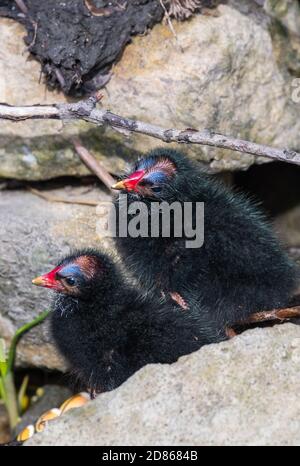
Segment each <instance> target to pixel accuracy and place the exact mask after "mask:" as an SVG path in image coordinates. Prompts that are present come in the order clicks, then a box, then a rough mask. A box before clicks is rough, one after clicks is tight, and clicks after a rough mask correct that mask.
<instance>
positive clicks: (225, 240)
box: [116, 149, 296, 328]
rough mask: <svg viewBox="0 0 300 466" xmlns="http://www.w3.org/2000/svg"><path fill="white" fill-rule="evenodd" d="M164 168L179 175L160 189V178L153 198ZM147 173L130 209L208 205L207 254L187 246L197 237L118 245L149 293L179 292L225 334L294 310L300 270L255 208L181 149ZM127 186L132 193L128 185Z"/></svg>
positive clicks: (154, 159) (152, 162) (157, 156)
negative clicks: (140, 204) (256, 317)
mask: <svg viewBox="0 0 300 466" xmlns="http://www.w3.org/2000/svg"><path fill="white" fill-rule="evenodd" d="M163 164H165V165H167V164H172V166H173V167H174V170H173V172H172V171H171V170H170V169H168V170H167V169H165V173H164V175H165V176H164V177H163V176H162V173H161V174H160V175H161V176H160V177H159V180H160V183H157V179H158V177H157V175H156V181H155V182H154V183H152V185H153V186H154V187H155V189H154V190H153V192H152V193H151V191H150V190H151V185H150V183H151V179H152V180H154V178H153V173H155V172H156V173H157V172H159V170H160V169H161V167H162V166H163ZM149 167H150V169H149ZM141 170H144V171H145V175H144V177H143V178H141V180H143V184H142V185H141V187H139V185H138V184H137V185H136V186H135V187H134V190H132V189H130V190H129V192H128V196H127V202H128V204H129V206H130V205H131V203H132V202H133V201H136V200H137V199H140V200H143V201H144V202H145V203H146V204H147V205H148V206H150V203H151V202H153V201H155V202H157V201H167V202H169V203H172V202H174V201H177V202H179V203H180V204H181V205H182V206H184V204H185V203H186V202H192V203H193V204H194V205H195V203H197V202H203V203H204V244H203V246H202V247H200V248H197V249H194V248H187V247H186V240H187V239H190V238H187V237H185V235H183V237H182V238H176V237H174V235H172V234H171V236H170V237H169V238H163V237H158V238H151V237H147V238H131V237H130V236H127V237H118V238H117V239H116V245H117V248H118V251H119V253H120V255H121V256H122V259H123V261H124V263H125V264H126V266H127V268H128V269H129V270H130V271H131V272H132V273H133V274H134V275H135V277H136V278H137V279H138V280H140V283H141V285H142V287H144V288H146V289H152V290H155V291H156V292H157V293H158V292H159V290H163V292H164V293H165V292H171V293H174V292H176V293H179V294H180V296H181V297H182V298H183V299H184V301H185V302H186V303H187V304H189V302H195V301H196V302H198V303H199V306H198V310H199V312H201V309H202V307H203V309H209V313H210V316H211V318H212V319H213V320H214V321H218V323H219V326H220V328H224V325H229V326H230V325H232V324H234V323H236V322H238V321H240V320H243V319H245V318H247V316H249V315H250V314H252V313H253V312H258V311H262V310H265V309H272V308H279V307H282V306H286V305H287V303H288V301H289V299H290V297H291V295H292V292H293V291H294V288H295V285H296V268H295V266H294V265H293V264H292V263H291V262H290V260H289V259H288V257H287V256H286V254H285V252H284V251H283V249H282V247H281V245H280V244H279V241H278V240H277V239H276V237H275V235H274V234H273V232H272V230H271V227H270V226H269V225H268V223H267V221H266V220H265V218H264V216H263V215H262V214H261V213H260V211H259V210H258V209H257V207H256V206H255V205H253V203H252V202H250V201H249V200H248V199H247V198H246V197H245V196H243V195H242V194H238V193H233V192H231V191H230V190H229V189H227V188H226V187H225V186H224V185H223V184H222V183H220V182H217V181H216V180H214V179H212V178H211V177H209V176H208V175H206V174H203V173H201V172H200V171H199V170H198V169H197V167H196V166H195V165H194V164H192V163H191V162H190V161H188V160H187V159H185V157H184V156H183V155H182V154H180V153H178V152H175V151H173V150H165V149H160V150H156V151H153V152H151V153H150V154H149V155H148V156H146V157H145V158H143V159H141V160H139V161H138V162H137V164H136V166H135V167H134V168H133V169H132V172H133V173H134V172H136V171H138V172H141ZM149 173H150V175H149ZM132 177H133V178H134V176H133V175H132ZM147 177H149V182H150V183H148V186H147V183H146V181H145V179H146V180H147ZM129 179H130V177H129ZM139 182H140V181H139ZM122 184H123V185H124V186H125V188H126V180H125V183H124V181H123V182H122ZM158 184H159V185H160V189H158V188H157V186H158ZM145 185H146V186H147V191H146V190H145ZM130 187H132V186H130ZM157 191H158V192H157ZM121 203H122V201H120V199H117V200H116V207H117V208H119V207H120V208H121V209H122V204H121ZM183 210H184V209H183ZM149 212H150V208H149ZM129 218H130V217H129ZM175 221H176V219H175ZM180 221H181V220H180ZM150 222H151V215H150ZM193 224H194V225H195V210H194V216H193ZM171 231H172V228H171ZM183 231H184V228H183ZM201 306H202V307H201Z"/></svg>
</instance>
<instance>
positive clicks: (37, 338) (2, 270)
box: [0, 187, 110, 369]
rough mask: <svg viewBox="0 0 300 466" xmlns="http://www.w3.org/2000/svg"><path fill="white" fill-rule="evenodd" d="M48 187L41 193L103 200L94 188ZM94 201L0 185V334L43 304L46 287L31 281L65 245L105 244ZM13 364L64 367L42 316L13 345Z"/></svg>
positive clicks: (67, 247)
mask: <svg viewBox="0 0 300 466" xmlns="http://www.w3.org/2000/svg"><path fill="white" fill-rule="evenodd" d="M86 190H87V188H86V187H85V188H79V187H78V188H74V187H73V188H71V187H69V189H68V187H65V188H64V189H53V190H50V191H49V192H47V191H43V193H44V194H46V195H47V194H48V195H51V196H56V197H61V198H63V199H68V200H72V199H74V198H80V199H81V200H87V199H88V200H90V199H91V200H94V201H97V202H98V201H99V202H100V201H109V200H110V196H109V195H108V194H106V193H105V192H103V191H101V190H100V189H92V190H91V191H90V192H86V193H85V191H86ZM97 219H98V217H97V214H96V208H95V207H89V206H82V205H77V204H64V203H53V202H48V201H46V200H43V199H41V198H40V197H37V196H36V195H34V194H32V193H31V192H28V191H24V190H15V191H14V190H9V191H0V257H1V262H0V336H1V337H4V338H6V340H7V341H9V340H10V339H11V337H12V336H13V333H14V331H15V330H16V329H17V328H18V327H20V326H21V325H23V324H25V323H27V322H30V321H31V320H33V318H34V317H36V316H37V314H39V313H40V312H42V311H44V310H45V309H47V307H48V306H49V303H50V299H51V293H50V292H49V291H48V292H47V291H46V290H45V289H40V288H37V287H35V286H33V285H32V284H31V281H32V279H33V278H34V277H36V276H37V275H41V274H42V273H45V272H47V271H49V270H51V267H54V266H55V265H56V263H57V261H58V260H59V259H60V258H61V257H62V256H63V255H65V254H66V253H68V252H70V250H71V249H74V248H80V247H88V246H90V247H93V246H98V247H99V246H101V247H103V248H105V247H109V245H108V243H107V242H105V241H102V242H101V238H100V237H99V234H98V233H97V228H96V227H97V225H96V222H97ZM17 362H18V364H20V365H33V366H38V367H41V366H44V367H47V368H49V369H54V368H55V369H64V368H65V365H64V363H63V361H62V359H61V357H60V356H59V355H58V354H57V352H56V350H55V348H54V347H53V345H52V343H51V337H50V335H49V328H48V321H46V322H45V323H43V324H42V325H40V326H38V327H36V328H34V329H33V330H31V331H30V332H29V333H28V334H26V336H24V337H23V338H22V340H21V342H20V343H19V345H18V359H17Z"/></svg>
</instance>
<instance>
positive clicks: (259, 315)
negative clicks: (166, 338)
mask: <svg viewBox="0 0 300 466" xmlns="http://www.w3.org/2000/svg"><path fill="white" fill-rule="evenodd" d="M295 318H300V306H295V307H287V308H285V309H272V310H271V311H263V312H256V313H255V314H252V315H251V316H249V318H248V319H247V320H245V321H242V322H239V324H243V325H246V324H253V323H258V322H267V321H272V320H275V321H276V320H279V321H282V320H288V319H295Z"/></svg>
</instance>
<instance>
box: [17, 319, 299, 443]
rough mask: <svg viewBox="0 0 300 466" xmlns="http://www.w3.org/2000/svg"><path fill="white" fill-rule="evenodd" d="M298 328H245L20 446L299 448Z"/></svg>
mask: <svg viewBox="0 0 300 466" xmlns="http://www.w3.org/2000/svg"><path fill="white" fill-rule="evenodd" d="M299 363H300V327H299V326H296V325H292V324H284V325H279V326H275V327H273V328H268V329H256V330H251V331H248V332H246V333H244V334H243V335H241V336H239V337H236V338H234V339H232V340H231V341H228V342H224V343H220V344H218V345H210V346H206V347H203V348H202V349H200V350H199V351H198V352H196V353H193V354H192V355H189V356H185V357H183V358H181V359H180V360H179V361H178V362H177V363H175V364H173V365H171V366H168V365H149V366H147V367H145V368H143V369H141V370H140V371H139V372H138V373H136V374H135V375H134V376H133V377H131V378H130V379H129V380H128V381H127V382H125V383H124V384H123V385H122V386H121V387H119V388H118V389H116V390H114V391H113V392H110V393H106V394H103V395H100V396H99V397H98V398H97V399H96V401H93V402H90V403H89V404H88V405H86V406H85V407H84V408H82V409H78V410H74V411H73V412H70V413H69V414H66V415H65V416H63V417H62V418H60V419H59V420H57V421H54V422H53V423H51V424H50V425H49V426H48V429H47V430H46V431H44V433H43V434H40V435H35V436H34V437H33V438H32V439H31V440H30V441H29V442H28V443H27V444H26V445H29V446H33V445H111V446H113V445H151V446H156V445H172V446H173V445H174V446H175V445H298V446H299V445H300V404H299V389H300V374H299Z"/></svg>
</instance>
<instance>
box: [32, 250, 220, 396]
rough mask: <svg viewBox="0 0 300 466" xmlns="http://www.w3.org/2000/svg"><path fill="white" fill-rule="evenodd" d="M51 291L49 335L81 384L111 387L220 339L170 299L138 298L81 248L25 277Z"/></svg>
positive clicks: (106, 263)
mask: <svg viewBox="0 0 300 466" xmlns="http://www.w3.org/2000/svg"><path fill="white" fill-rule="evenodd" d="M33 283H34V284H35V285H38V286H43V287H46V288H50V289H52V290H54V291H55V292H56V293H55V298H54V301H53V304H52V311H53V313H52V317H51V327H52V334H53V337H54V340H55V342H56V344H57V346H58V349H59V350H60V351H61V353H62V354H63V356H64V357H65V358H66V359H67V361H68V362H69V365H70V368H71V370H72V372H74V375H76V377H77V378H78V379H79V381H80V382H81V387H82V388H83V389H86V390H88V391H90V392H91V393H92V394H96V393H99V392H104V391H108V390H112V389H114V388H116V387H117V386H119V385H120V384H121V383H123V382H124V381H125V380H126V379H128V377H130V376H131V375H132V374H133V373H134V372H136V371H137V370H138V369H140V368H141V367H143V366H144V365H145V364H149V363H172V362H174V361H176V360H177V359H178V358H179V357H180V356H182V355H184V354H188V353H191V352H193V351H195V350H197V349H198V348H200V347H201V346H203V345H205V344H208V343H213V342H218V341H221V340H224V339H226V335H225V333H224V332H219V329H218V328H217V325H215V322H214V321H213V318H212V316H210V314H209V312H208V311H206V310H205V309H204V308H203V309H202V312H199V311H198V310H196V307H197V306H198V304H197V303H195V311H194V310H193V309H190V311H189V312H184V311H183V309H182V308H181V307H180V306H179V305H177V304H176V303H174V301H172V300H171V299H170V300H162V299H160V300H159V299H155V297H151V298H147V296H143V297H140V296H139V295H138V293H137V291H135V290H134V289H132V288H130V287H129V286H128V285H127V284H126V283H125V280H124V279H123V277H122V275H121V274H120V272H119V270H118V268H117V266H116V265H115V263H114V262H113V261H112V260H111V259H110V258H109V257H108V256H106V255H105V254H102V253H100V252H97V251H95V250H83V251H79V252H76V253H75V254H72V255H70V256H68V257H66V258H65V259H64V260H63V261H62V262H61V263H60V264H59V265H58V266H57V267H56V268H55V269H54V270H52V271H51V272H49V273H47V274H45V275H42V276H41V277H38V278H36V279H35V280H33Z"/></svg>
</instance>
